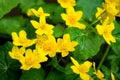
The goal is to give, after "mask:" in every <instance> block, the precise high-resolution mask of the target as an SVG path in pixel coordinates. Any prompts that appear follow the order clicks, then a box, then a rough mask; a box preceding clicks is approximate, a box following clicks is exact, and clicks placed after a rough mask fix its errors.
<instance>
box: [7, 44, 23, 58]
mask: <svg viewBox="0 0 120 80" xmlns="http://www.w3.org/2000/svg"><path fill="white" fill-rule="evenodd" d="M24 53H25V48H24V47H21V48H20V49H19V48H18V47H16V46H13V48H12V52H9V55H10V57H11V58H13V59H17V60H19V59H20V58H22V57H23V54H24Z"/></svg>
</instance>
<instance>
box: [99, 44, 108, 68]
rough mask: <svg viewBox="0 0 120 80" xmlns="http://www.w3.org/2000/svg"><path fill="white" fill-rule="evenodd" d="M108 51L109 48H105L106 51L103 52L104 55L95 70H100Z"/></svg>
mask: <svg viewBox="0 0 120 80" xmlns="http://www.w3.org/2000/svg"><path fill="white" fill-rule="evenodd" d="M109 49H110V46H108V47H107V49H106V51H105V53H104V55H103V57H102V59H101V61H100V63H99V65H98V67H97V70H98V69H100V67H101V65H102V64H103V62H104V60H105V58H106V56H107V54H108V51H109Z"/></svg>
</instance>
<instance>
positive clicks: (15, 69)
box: [0, 42, 20, 80]
mask: <svg viewBox="0 0 120 80" xmlns="http://www.w3.org/2000/svg"><path fill="white" fill-rule="evenodd" d="M11 48H12V44H11V43H10V42H7V43H5V44H4V45H2V46H0V80H18V79H19V76H20V69H19V68H20V64H19V62H18V61H16V60H13V59H11V58H10V56H9V54H8V51H10V50H11Z"/></svg>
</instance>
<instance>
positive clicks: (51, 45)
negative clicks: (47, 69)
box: [38, 36, 57, 57]
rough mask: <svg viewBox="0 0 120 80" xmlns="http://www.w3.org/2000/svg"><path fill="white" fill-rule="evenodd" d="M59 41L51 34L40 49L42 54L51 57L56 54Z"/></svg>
mask: <svg viewBox="0 0 120 80" xmlns="http://www.w3.org/2000/svg"><path fill="white" fill-rule="evenodd" d="M56 48H57V43H56V39H55V37H54V36H49V38H48V40H46V41H44V42H43V44H42V46H41V48H39V49H38V51H39V52H40V53H42V54H48V55H49V56H50V57H54V56H55V55H56Z"/></svg>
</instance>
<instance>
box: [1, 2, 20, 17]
mask: <svg viewBox="0 0 120 80" xmlns="http://www.w3.org/2000/svg"><path fill="white" fill-rule="evenodd" d="M18 3H19V0H0V18H2V17H3V16H4V15H5V14H7V13H8V12H10V11H11V10H12V9H13V8H14V7H16V6H17V5H18Z"/></svg>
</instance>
